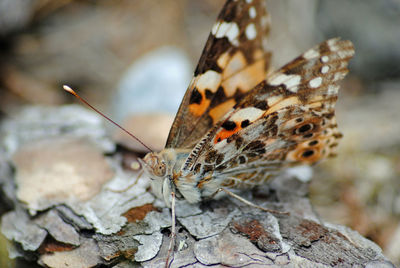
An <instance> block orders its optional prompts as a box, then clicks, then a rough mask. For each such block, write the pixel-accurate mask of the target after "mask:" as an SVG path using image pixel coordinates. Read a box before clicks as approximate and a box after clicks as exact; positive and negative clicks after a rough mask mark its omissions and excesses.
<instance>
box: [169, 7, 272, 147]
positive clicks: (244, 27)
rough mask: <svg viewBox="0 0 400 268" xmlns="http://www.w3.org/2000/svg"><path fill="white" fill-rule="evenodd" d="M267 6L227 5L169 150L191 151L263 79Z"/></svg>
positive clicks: (186, 98)
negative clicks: (189, 149)
mask: <svg viewBox="0 0 400 268" xmlns="http://www.w3.org/2000/svg"><path fill="white" fill-rule="evenodd" d="M268 32H269V16H268V14H267V11H266V8H265V1H262V0H253V1H234V0H228V1H227V2H226V4H225V6H224V7H223V9H222V11H221V13H220V15H219V16H218V19H217V22H216V23H215V24H214V26H213V28H212V31H211V33H210V35H209V37H208V40H207V43H206V46H205V48H204V50H203V53H202V55H201V57H200V60H199V63H198V65H197V68H196V70H195V72H194V77H193V79H192V81H191V83H190V85H189V88H188V90H187V91H186V94H185V96H184V98H183V101H182V103H181V106H180V108H179V110H178V113H177V115H176V117H175V121H174V123H173V125H172V128H171V131H170V134H169V137H168V140H167V144H166V148H193V146H194V145H195V144H196V143H197V142H198V141H199V140H200V139H201V138H202V136H203V135H204V134H206V133H207V131H208V130H209V129H210V128H211V127H212V126H214V125H215V124H216V123H217V122H218V121H219V120H220V119H221V118H222V117H223V116H224V115H225V114H226V112H228V111H229V110H230V109H231V108H232V107H233V106H234V105H235V104H236V103H237V101H238V100H239V99H241V98H242V97H243V96H244V95H245V94H246V93H247V92H248V91H249V90H251V89H252V88H253V87H254V86H255V85H257V84H258V83H259V82H261V81H262V80H264V79H265V75H266V72H267V70H268V67H269V59H270V53H269V52H267V51H265V50H264V48H263V39H265V38H266V36H267V34H268Z"/></svg>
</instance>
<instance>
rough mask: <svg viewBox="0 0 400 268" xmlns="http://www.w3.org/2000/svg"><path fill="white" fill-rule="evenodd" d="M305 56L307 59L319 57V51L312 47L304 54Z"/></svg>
mask: <svg viewBox="0 0 400 268" xmlns="http://www.w3.org/2000/svg"><path fill="white" fill-rule="evenodd" d="M303 57H304V58H305V59H307V60H309V59H312V58H316V57H319V52H318V51H317V50H315V49H310V50H309V51H307V52H306V53H304V54H303Z"/></svg>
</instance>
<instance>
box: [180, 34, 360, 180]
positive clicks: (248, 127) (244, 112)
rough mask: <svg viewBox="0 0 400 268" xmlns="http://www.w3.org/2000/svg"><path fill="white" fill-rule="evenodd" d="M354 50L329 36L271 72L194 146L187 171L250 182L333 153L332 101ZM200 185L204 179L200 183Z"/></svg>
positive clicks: (335, 134)
mask: <svg viewBox="0 0 400 268" xmlns="http://www.w3.org/2000/svg"><path fill="white" fill-rule="evenodd" d="M353 54H354V49H353V45H352V44H351V42H350V41H341V40H339V39H330V40H327V41H325V42H323V43H322V44H320V45H319V46H317V47H315V48H313V49H310V50H308V51H307V52H305V53H304V54H303V55H301V56H300V57H298V58H296V59H294V60H293V61H292V62H290V63H289V64H287V65H285V66H283V67H282V68H281V69H279V70H278V71H276V72H274V73H273V74H272V75H271V76H269V77H268V78H267V79H266V80H265V81H262V82H261V83H259V84H258V85H257V86H256V87H255V88H254V89H252V90H251V91H250V92H248V94H246V95H245V96H244V97H243V99H242V100H241V101H240V102H238V103H237V104H236V105H235V106H234V107H233V108H232V109H231V110H230V111H229V112H228V113H227V114H226V115H225V116H224V118H222V120H220V121H219V122H218V123H217V124H216V125H215V126H214V128H213V129H211V130H210V131H209V132H208V134H207V135H206V136H205V138H204V139H203V140H202V141H201V142H200V143H199V144H198V145H197V146H196V147H195V149H194V150H193V151H192V154H191V155H190V156H189V158H188V160H187V162H186V163H185V165H184V166H183V169H184V171H185V172H186V173H191V174H196V175H195V176H197V177H198V178H199V180H200V182H201V180H202V178H207V177H209V176H212V177H214V178H218V179H219V180H223V181H224V182H223V183H222V184H223V185H224V184H225V185H231V186H232V185H236V186H237V185H243V184H246V185H255V184H258V183H262V182H264V181H265V180H266V179H268V177H269V175H270V174H272V173H273V172H274V171H276V170H278V169H280V168H281V167H283V166H290V165H295V164H302V163H306V164H313V163H315V162H317V161H319V160H321V159H323V158H325V157H328V156H331V155H334V153H335V147H336V146H337V140H338V139H339V138H340V137H341V134H340V133H339V132H338V130H337V125H336V121H335V116H334V105H335V103H336V99H337V94H338V88H339V87H338V85H337V84H336V83H337V82H338V81H339V80H341V79H343V78H344V76H345V75H346V73H347V72H348V70H347V64H348V61H349V60H350V58H351V57H352V56H353ZM203 184H205V183H203Z"/></svg>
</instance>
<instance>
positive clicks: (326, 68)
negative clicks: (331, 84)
mask: <svg viewBox="0 0 400 268" xmlns="http://www.w3.org/2000/svg"><path fill="white" fill-rule="evenodd" d="M327 72H329V66H328V65H325V66H322V68H321V73H323V74H326V73H327Z"/></svg>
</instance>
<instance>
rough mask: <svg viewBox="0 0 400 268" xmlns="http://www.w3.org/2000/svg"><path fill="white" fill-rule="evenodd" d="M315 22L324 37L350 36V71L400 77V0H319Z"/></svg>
mask: <svg viewBox="0 0 400 268" xmlns="http://www.w3.org/2000/svg"><path fill="white" fill-rule="evenodd" d="M315 23H316V25H318V26H319V27H320V29H321V31H322V32H323V36H324V38H328V37H333V36H340V37H342V38H345V39H350V40H351V41H352V42H353V43H354V45H355V49H356V54H355V57H354V59H353V60H352V61H351V62H350V70H351V72H352V73H353V74H357V75H358V76H360V77H362V78H363V79H365V80H367V81H376V80H383V79H388V78H398V77H399V76H400V68H399V67H398V62H399V61H400V48H399V44H400V31H399V25H400V1H398V0H382V1H376V0H353V1H348V0H336V1H329V0H320V1H319V6H318V12H317V20H316V22H315Z"/></svg>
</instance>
